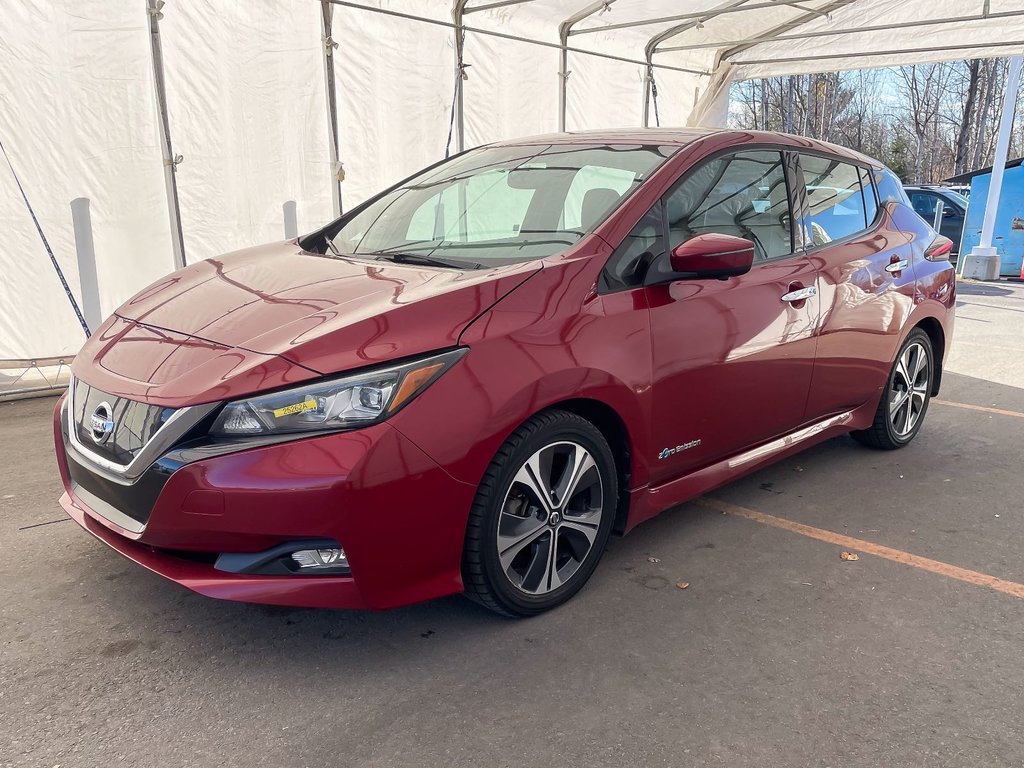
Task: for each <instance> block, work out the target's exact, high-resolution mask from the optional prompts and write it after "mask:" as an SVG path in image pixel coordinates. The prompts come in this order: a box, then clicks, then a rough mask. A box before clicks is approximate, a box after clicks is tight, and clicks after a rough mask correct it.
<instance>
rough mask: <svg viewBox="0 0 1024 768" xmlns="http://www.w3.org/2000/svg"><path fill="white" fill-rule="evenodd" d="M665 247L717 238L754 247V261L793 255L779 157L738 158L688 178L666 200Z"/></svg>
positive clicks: (708, 166)
mask: <svg viewBox="0 0 1024 768" xmlns="http://www.w3.org/2000/svg"><path fill="white" fill-rule="evenodd" d="M665 213H666V218H667V221H668V240H669V242H668V245H669V248H670V249H671V248H675V247H676V246H677V245H679V244H681V243H684V242H686V241H687V240H689V239H690V238H691V237H694V236H696V235H700V234H704V233H708V232H715V233H718V234H723V235H735V236H737V237H745V238H747V239H748V240H750V241H752V242H753V243H754V247H755V260H760V261H764V260H766V259H776V258H779V257H781V256H788V255H789V254H791V253H792V252H793V233H792V216H791V215H790V210H789V194H788V192H787V188H786V175H785V172H784V171H783V167H782V155H781V153H779V152H773V151H767V150H766V151H755V152H738V153H736V154H734V155H726V156H724V157H719V158H716V159H714V160H711V161H709V162H707V163H705V164H704V165H702V166H699V167H698V168H697V169H696V170H695V171H692V172H691V173H688V174H687V175H686V176H684V177H683V180H682V181H681V182H680V183H679V184H678V185H677V186H676V188H675V189H674V190H672V191H671V192H669V193H668V195H667V196H666V198H665Z"/></svg>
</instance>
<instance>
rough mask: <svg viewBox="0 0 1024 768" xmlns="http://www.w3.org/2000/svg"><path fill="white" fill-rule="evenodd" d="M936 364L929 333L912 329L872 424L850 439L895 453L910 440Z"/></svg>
mask: <svg viewBox="0 0 1024 768" xmlns="http://www.w3.org/2000/svg"><path fill="white" fill-rule="evenodd" d="M934 372H935V361H934V355H933V352H932V342H931V339H930V338H928V334H927V333H925V332H924V331H922V330H921V329H920V328H915V329H914V330H913V331H911V332H910V335H909V336H907V340H906V341H904V342H903V346H902V347H901V348H900V351H899V354H898V355H896V362H895V363H893V366H892V370H891V371H890V372H889V380H888V382H887V383H886V388H885V392H883V393H882V399H881V401H880V402H879V403H878V410H877V411H876V412H875V420H874V423H873V424H872V425H871V426H870V427H869V428H868V429H865V430H863V431H861V432H854V433H853V437H854V438H855V439H856V440H858V441H860V442H861V443H864V445H869V446H871V447H872V448H882V449H884V450H894V449H896V448H902V447H903V446H905V445H907V444H908V443H909V442H910V441H911V440H913V439H914V438H915V437H916V436H917V433H918V432H919V431H920V429H921V424H922V423H924V415H925V413H927V411H928V402H929V401H930V400H931V392H932V377H933V376H934Z"/></svg>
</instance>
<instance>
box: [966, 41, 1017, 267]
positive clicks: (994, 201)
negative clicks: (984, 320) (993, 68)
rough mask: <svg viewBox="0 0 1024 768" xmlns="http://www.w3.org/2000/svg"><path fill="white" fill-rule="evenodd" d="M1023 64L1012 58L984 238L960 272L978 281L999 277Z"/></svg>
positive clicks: (993, 166)
mask: <svg viewBox="0 0 1024 768" xmlns="http://www.w3.org/2000/svg"><path fill="white" fill-rule="evenodd" d="M1022 65H1024V58H1022V57H1020V56H1014V57H1013V58H1011V59H1010V68H1009V71H1008V72H1007V73H1006V86H1005V90H1004V92H1003V112H1002V115H1000V117H999V136H998V137H997V139H996V153H995V158H994V162H993V163H992V178H991V179H990V180H989V183H988V197H987V198H986V199H985V219H984V221H983V222H982V225H981V238H980V240H979V241H978V244H977V245H976V246H975V247H974V248H972V249H971V252H970V254H968V256H967V258H965V259H964V260H963V266H962V267H961V271H960V274H961V275H962V276H963V277H973V278H976V279H978V280H998V279H999V272H1000V266H1001V265H1000V263H999V251H997V250H996V249H995V248H993V247H992V235H993V233H994V232H995V228H996V214H997V213H998V212H999V194H1000V192H1001V191H1002V189H1003V172H1004V171H1005V170H1006V155H1007V154H1008V153H1009V151H1010V133H1011V131H1012V130H1013V116H1014V113H1015V112H1016V110H1017V88H1018V86H1019V85H1020V71H1021V66H1022Z"/></svg>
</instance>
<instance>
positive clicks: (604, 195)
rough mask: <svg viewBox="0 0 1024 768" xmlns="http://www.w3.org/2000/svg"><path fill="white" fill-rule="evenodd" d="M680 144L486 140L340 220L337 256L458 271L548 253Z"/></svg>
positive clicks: (334, 239) (332, 243)
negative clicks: (503, 143)
mask: <svg viewBox="0 0 1024 768" xmlns="http://www.w3.org/2000/svg"><path fill="white" fill-rule="evenodd" d="M676 149H678V147H671V146H644V145H632V146H628V145H599V146H597V145H588V146H581V145H564V144H562V145H547V144H545V145H531V146H513V147H485V148H482V149H477V150H473V151H470V152H467V153H466V154H464V155H461V156H459V157H457V158H455V159H453V160H451V161H450V162H447V163H443V164H442V165H440V166H437V167H435V168H432V169H430V170H427V171H424V172H423V173H421V174H420V175H418V176H416V177H414V178H413V179H411V180H410V181H408V182H406V183H405V184H403V185H402V186H400V187H398V188H396V189H393V190H391V191H390V192H387V193H385V194H384V195H382V196H380V197H378V198H377V199H376V200H374V201H373V202H371V203H370V204H369V205H368V206H366V207H365V208H363V209H362V210H360V211H358V212H357V213H356V214H355V215H354V216H351V217H350V218H347V219H343V220H342V222H341V227H340V229H338V230H337V232H335V233H334V234H333V236H331V237H330V240H329V241H328V243H327V246H328V247H329V249H330V251H332V252H333V253H335V254H338V255H355V256H361V257H364V258H368V259H381V260H391V261H404V262H408V263H414V264H432V265H436V266H450V267H459V268H476V267H480V266H488V267H492V266H502V265H505V264H513V263H516V262H521V261H530V260H533V259H541V258H544V257H546V256H552V255H555V254H557V253H560V252H562V251H565V250H566V249H568V248H570V247H571V246H572V245H573V244H575V243H576V242H577V241H578V240H579V239H580V238H582V237H583V236H584V235H586V234H587V233H589V232H591V231H592V230H593V229H594V228H595V227H596V226H597V225H598V224H600V223H601V222H602V221H603V220H604V219H605V218H606V217H607V216H608V215H609V214H610V213H611V212H612V210H613V209H614V208H615V207H616V206H617V205H618V203H619V202H620V201H621V200H622V199H623V198H624V197H626V196H627V195H629V194H630V193H631V192H632V191H633V190H634V189H636V187H637V186H639V185H640V184H641V183H642V182H643V181H645V180H646V179H647V178H649V177H650V175H651V173H652V172H653V171H654V169H656V168H657V167H658V166H659V165H661V164H662V163H663V162H664V161H665V160H666V158H668V157H669V156H670V155H671V154H672V153H673V152H674V151H676Z"/></svg>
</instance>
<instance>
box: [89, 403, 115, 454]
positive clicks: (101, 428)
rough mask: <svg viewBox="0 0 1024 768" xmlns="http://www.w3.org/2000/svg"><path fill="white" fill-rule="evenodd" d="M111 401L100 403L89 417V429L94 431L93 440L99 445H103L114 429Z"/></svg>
mask: <svg viewBox="0 0 1024 768" xmlns="http://www.w3.org/2000/svg"><path fill="white" fill-rule="evenodd" d="M111 413H112V411H111V408H110V403H100V404H99V405H97V406H96V410H95V411H93V412H92V416H90V417H89V429H90V431H91V432H92V440H93V442H94V443H96V444H97V445H102V444H103V443H105V442H106V441H107V438H109V437H110V433H111V432H113V431H114V422H113V421H112V420H111V418H110V416H111Z"/></svg>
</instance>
